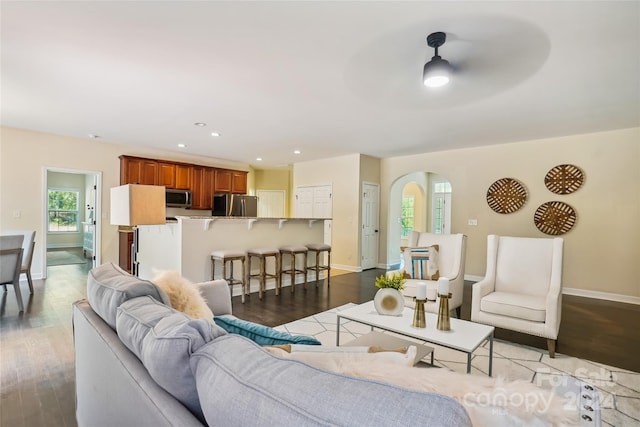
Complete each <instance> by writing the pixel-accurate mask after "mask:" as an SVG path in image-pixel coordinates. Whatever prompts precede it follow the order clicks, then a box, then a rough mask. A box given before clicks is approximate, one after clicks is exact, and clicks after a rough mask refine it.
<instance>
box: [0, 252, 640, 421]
mask: <svg viewBox="0 0 640 427" xmlns="http://www.w3.org/2000/svg"><path fill="white" fill-rule="evenodd" d="M87 271H88V269H87V267H86V266H84V265H66V266H54V267H49V268H48V278H47V280H46V281H44V280H36V281H34V287H35V293H34V294H33V295H29V291H28V287H27V285H26V282H24V283H23V284H22V291H23V295H24V299H25V313H24V314H22V315H19V314H18V308H17V304H16V301H15V295H14V293H13V291H12V289H8V292H7V293H2V290H1V289H0V390H1V394H2V400H1V402H0V426H2V427H4V426H11V427H23V426H24V427H32V426H33V427H35V426H56V427H58V426H75V425H76V421H75V413H74V411H75V391H74V381H75V377H74V355H73V337H72V324H71V313H72V309H71V304H72V303H73V302H74V301H76V300H79V299H83V298H85V297H86V291H85V286H86V274H87ZM383 273H384V270H368V271H365V272H363V273H349V274H342V275H337V276H335V277H332V279H331V286H330V287H327V285H326V283H325V282H324V281H323V282H321V283H320V284H319V286H318V287H316V286H315V285H314V283H310V284H308V288H307V290H306V291H305V290H304V289H303V287H302V285H297V286H296V291H295V293H294V294H291V292H289V289H288V288H285V289H284V290H283V292H282V293H281V295H280V296H275V295H274V293H273V291H269V292H267V293H266V297H265V298H264V299H263V300H262V301H261V300H259V299H258V298H257V294H255V295H254V294H252V295H251V296H250V297H249V298H247V302H246V304H242V303H241V302H240V297H234V299H233V310H234V314H235V315H237V316H238V317H240V318H244V319H246V320H251V321H256V322H260V323H263V324H267V325H270V326H276V325H280V324H284V323H288V322H290V321H292V320H296V319H299V318H302V317H306V316H309V315H312V314H315V313H319V312H321V311H324V310H328V309H330V308H334V307H337V306H340V305H343V304H345V303H347V302H355V303H359V302H364V301H367V300H370V299H372V298H373V294H374V293H375V291H376V290H377V289H376V288H375V287H374V286H373V285H372V283H373V280H374V278H375V277H376V276H378V275H380V274H383ZM470 285H471V284H470V283H468V284H467V286H466V288H465V295H464V299H465V304H464V305H463V307H462V318H468V317H469V313H470V307H469V305H470V304H469V302H470V300H471V287H470ZM9 288H10V287H9ZM639 319H640V307H639V306H636V305H631V304H619V303H612V302H608V301H600V300H591V299H587V298H578V297H565V298H564V300H563V317H562V326H561V330H560V337H559V343H558V348H557V351H558V352H561V353H564V354H569V355H572V356H577V357H580V358H586V359H589V360H592V361H597V362H601V363H605V364H607V365H611V366H617V367H621V368H625V369H629V370H633V371H636V372H639V371H640V358H638V354H640V328H638V327H637V325H636V324H637V323H638V320H639ZM496 336H498V337H499V338H504V339H510V340H512V341H515V342H520V343H524V344H529V345H533V346H536V347H539V348H546V346H545V342H544V340H542V341H541V342H536V341H535V339H534V340H533V342H532V339H531V337H528V336H522V335H519V334H512V333H509V332H508V331H497V333H496Z"/></svg>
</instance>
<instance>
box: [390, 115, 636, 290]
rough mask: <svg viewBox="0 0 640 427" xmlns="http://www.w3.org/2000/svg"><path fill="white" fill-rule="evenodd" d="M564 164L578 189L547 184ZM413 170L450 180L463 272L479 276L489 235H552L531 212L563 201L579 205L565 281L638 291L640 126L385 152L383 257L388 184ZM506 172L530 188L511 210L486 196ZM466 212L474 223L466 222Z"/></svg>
mask: <svg viewBox="0 0 640 427" xmlns="http://www.w3.org/2000/svg"><path fill="white" fill-rule="evenodd" d="M563 163H570V164H574V165H577V166H579V167H580V168H581V169H582V170H583V171H584V173H585V176H586V179H585V183H584V185H583V187H582V188H580V189H579V190H578V191H576V192H575V193H573V194H570V195H564V196H562V195H557V194H554V193H551V192H550V191H549V190H548V189H547V188H546V187H545V185H544V176H545V175H546V173H547V172H548V171H549V169H551V168H552V167H554V166H556V165H559V164H563ZM414 171H430V172H434V173H437V174H439V175H441V176H442V177H444V178H447V179H448V180H449V181H450V182H451V185H452V229H451V231H452V233H464V234H466V235H467V236H468V237H469V239H468V247H467V263H466V274H467V275H476V276H483V275H484V273H485V268H486V241H487V235H488V234H498V235H511V236H529V237H549V236H547V235H546V234H543V233H542V232H540V231H539V230H538V229H537V228H536V227H535V225H534V223H533V214H534V212H535V210H536V209H537V207H538V206H540V204H542V203H544V202H547V201H551V200H560V201H563V202H566V203H568V204H570V205H571V206H573V208H574V209H575V210H576V212H577V222H576V225H575V226H574V228H573V229H572V230H571V231H569V232H568V233H566V234H564V235H563V236H562V237H563V238H564V240H565V246H564V268H563V272H564V276H563V279H564V280H563V281H564V286H565V287H566V288H573V289H579V290H586V291H596V292H604V293H610V294H620V295H626V296H631V297H636V298H637V297H640V262H638V260H640V245H639V244H638V242H640V223H639V222H638V218H640V128H634V129H625V130H617V131H611V132H601V133H593V134H586V135H573V136H568V137H560V138H550V139H544V140H536V141H527V142H519V143H512V144H504V145H495V146H489V147H481V148H471V149H464V150H452V151H442V152H437V153H426V154H421V155H414V156H406V157H396V158H390V159H383V160H382V162H381V173H382V189H381V195H382V204H381V205H382V210H381V227H382V235H381V245H380V247H381V257H384V256H385V254H386V253H387V236H388V230H387V228H388V227H387V219H388V206H389V204H388V200H389V189H390V187H391V185H392V184H393V182H394V181H396V180H397V179H398V178H400V177H402V176H404V175H405V174H407V173H410V172H414ZM504 177H512V178H516V179H518V180H519V181H521V182H522V183H523V184H524V185H525V186H526V188H527V191H528V193H529V199H528V201H527V203H526V204H525V205H524V207H523V208H522V209H521V210H519V211H518V212H515V213H512V214H508V215H501V214H498V213H495V212H494V211H492V210H491V209H490V208H489V206H488V205H487V202H486V192H487V188H488V187H489V186H490V185H491V183H493V182H494V181H495V180H497V179H499V178H504ZM469 219H477V220H478V225H477V226H475V227H474V226H468V225H467V221H468V220H469ZM389 244H390V246H391V247H393V246H394V245H396V243H394V242H390V243H389ZM381 262H386V260H384V259H381Z"/></svg>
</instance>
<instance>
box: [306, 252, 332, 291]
mask: <svg viewBox="0 0 640 427" xmlns="http://www.w3.org/2000/svg"><path fill="white" fill-rule="evenodd" d="M306 247H307V249H308V251H309V252H310V253H309V256H311V257H313V253H311V252H315V254H316V263H315V265H310V266H308V267H307V268H308V269H309V270H314V271H315V272H316V287H317V286H318V279H319V278H320V272H321V271H323V270H326V271H327V286H329V284H330V283H329V280H330V275H331V245H327V244H325V243H309V244H308V245H306ZM322 252H326V253H327V263H326V264H320V254H321V253H322Z"/></svg>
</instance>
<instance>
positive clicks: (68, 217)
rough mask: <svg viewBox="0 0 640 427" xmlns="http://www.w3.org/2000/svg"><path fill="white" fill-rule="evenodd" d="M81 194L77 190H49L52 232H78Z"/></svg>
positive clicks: (49, 229) (49, 228)
mask: <svg viewBox="0 0 640 427" xmlns="http://www.w3.org/2000/svg"><path fill="white" fill-rule="evenodd" d="M79 200H80V192H79V191H75V190H52V189H50V190H49V206H48V210H49V226H48V231H52V232H77V231H79V229H80V227H79V224H78V204H79V203H78V202H79Z"/></svg>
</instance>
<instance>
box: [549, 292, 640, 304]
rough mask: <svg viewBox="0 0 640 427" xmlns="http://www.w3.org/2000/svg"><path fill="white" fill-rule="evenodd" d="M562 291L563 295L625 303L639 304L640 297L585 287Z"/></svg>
mask: <svg viewBox="0 0 640 427" xmlns="http://www.w3.org/2000/svg"><path fill="white" fill-rule="evenodd" d="M562 293H563V294H565V295H574V296H577V297H584V298H595V299H604V300H608V301H616V302H624V303H627V304H640V297H634V296H630V295H621V294H612V293H609V292H600V291H588V290H585V289H575V288H562Z"/></svg>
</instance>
